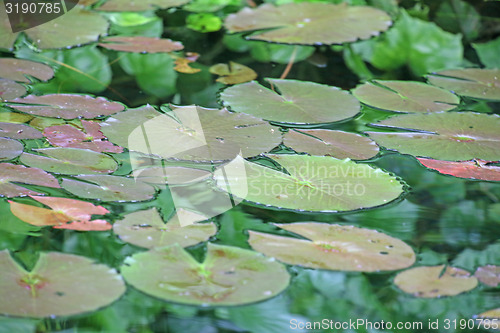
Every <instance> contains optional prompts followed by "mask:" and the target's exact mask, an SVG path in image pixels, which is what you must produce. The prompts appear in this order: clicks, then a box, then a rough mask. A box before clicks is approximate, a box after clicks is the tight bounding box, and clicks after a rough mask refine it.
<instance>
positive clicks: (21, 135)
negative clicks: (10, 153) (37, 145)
mask: <svg viewBox="0 0 500 333" xmlns="http://www.w3.org/2000/svg"><path fill="white" fill-rule="evenodd" d="M0 136H3V137H7V138H11V139H17V140H24V139H40V138H43V135H42V133H41V132H40V131H38V130H37V129H35V128H33V127H31V126H28V125H24V124H14V123H2V122H0Z"/></svg>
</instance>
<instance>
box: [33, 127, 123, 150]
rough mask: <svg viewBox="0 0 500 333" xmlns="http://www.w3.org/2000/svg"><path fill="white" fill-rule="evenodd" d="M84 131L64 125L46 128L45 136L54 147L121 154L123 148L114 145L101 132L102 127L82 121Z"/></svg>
mask: <svg viewBox="0 0 500 333" xmlns="http://www.w3.org/2000/svg"><path fill="white" fill-rule="evenodd" d="M81 124H82V127H83V128H82V130H80V129H79V128H77V127H75V126H72V125H69V124H64V125H56V126H49V127H45V129H44V130H43V135H44V136H45V137H46V138H47V140H48V141H49V142H50V144H51V145H53V146H59V147H68V148H80V149H90V150H93V151H95V152H99V153H102V152H107V153H121V152H122V151H123V148H122V147H118V146H115V145H113V144H112V143H111V142H109V141H107V138H106V137H105V136H104V135H103V134H102V132H101V125H100V124H99V123H97V122H94V121H86V120H82V121H81Z"/></svg>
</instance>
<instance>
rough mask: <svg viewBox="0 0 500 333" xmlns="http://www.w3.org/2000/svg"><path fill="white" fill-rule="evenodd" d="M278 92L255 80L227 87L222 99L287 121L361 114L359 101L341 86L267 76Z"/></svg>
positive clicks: (262, 115) (235, 106)
mask: <svg viewBox="0 0 500 333" xmlns="http://www.w3.org/2000/svg"><path fill="white" fill-rule="evenodd" d="M266 81H268V82H269V83H270V84H271V85H272V86H273V87H275V88H276V89H277V90H279V92H280V94H278V93H277V92H275V91H273V90H270V89H267V88H265V87H263V86H261V85H260V84H258V83H257V82H255V81H252V82H249V83H244V84H240V85H237V86H234V87H229V88H227V89H225V90H224V91H223V92H222V93H221V94H220V98H221V100H222V101H223V105H224V106H226V107H229V108H230V109H231V110H232V111H235V112H242V113H246V114H250V115H252V116H255V117H258V118H262V119H265V120H269V121H275V122H279V123H286V124H307V125H309V124H320V123H331V122H336V121H341V120H346V119H349V118H352V117H354V116H355V115H357V114H358V113H359V109H360V106H359V102H358V101H357V100H356V99H355V98H354V97H352V96H351V95H350V94H349V93H348V92H347V91H344V90H341V89H339V88H337V87H332V86H327V85H323V84H318V83H313V82H304V81H296V80H278V79H266Z"/></svg>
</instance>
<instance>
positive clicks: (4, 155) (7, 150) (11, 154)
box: [0, 138, 24, 161]
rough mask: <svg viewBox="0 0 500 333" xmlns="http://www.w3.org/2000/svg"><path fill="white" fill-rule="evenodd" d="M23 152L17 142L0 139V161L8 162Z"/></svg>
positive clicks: (19, 143)
mask: <svg viewBox="0 0 500 333" xmlns="http://www.w3.org/2000/svg"><path fill="white" fill-rule="evenodd" d="M23 150H24V146H23V144H22V143H21V142H19V141H17V140H12V139H7V138H0V161H8V160H11V159H13V158H16V157H18V156H19V155H21V153H22V152H23Z"/></svg>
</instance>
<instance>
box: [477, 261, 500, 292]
mask: <svg viewBox="0 0 500 333" xmlns="http://www.w3.org/2000/svg"><path fill="white" fill-rule="evenodd" d="M474 276H475V277H476V278H477V279H478V280H479V281H481V282H482V283H484V284H485V285H488V286H490V287H498V285H499V284H500V266H495V265H486V266H481V267H478V268H477V270H476V272H475V273H474Z"/></svg>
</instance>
